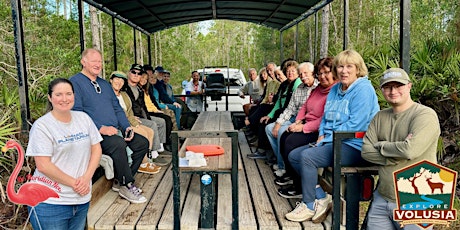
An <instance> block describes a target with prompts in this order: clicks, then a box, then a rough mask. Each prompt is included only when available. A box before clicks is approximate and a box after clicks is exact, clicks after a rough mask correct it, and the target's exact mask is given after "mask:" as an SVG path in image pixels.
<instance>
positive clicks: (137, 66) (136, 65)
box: [129, 64, 144, 72]
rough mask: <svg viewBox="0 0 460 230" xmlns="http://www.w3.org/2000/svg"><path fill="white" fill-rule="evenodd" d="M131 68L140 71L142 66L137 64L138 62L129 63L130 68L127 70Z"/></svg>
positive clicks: (142, 69)
mask: <svg viewBox="0 0 460 230" xmlns="http://www.w3.org/2000/svg"><path fill="white" fill-rule="evenodd" d="M133 69H135V70H139V71H141V72H143V71H144V68H142V66H141V65H139V64H132V65H131V68H130V69H129V70H133Z"/></svg>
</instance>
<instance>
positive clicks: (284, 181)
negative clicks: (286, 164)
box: [275, 175, 294, 185]
mask: <svg viewBox="0 0 460 230" xmlns="http://www.w3.org/2000/svg"><path fill="white" fill-rule="evenodd" d="M275 184H277V185H288V184H294V181H293V180H292V179H291V177H290V176H288V175H283V176H282V177H277V178H276V179H275Z"/></svg>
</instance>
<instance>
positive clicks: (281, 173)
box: [274, 169, 286, 177]
mask: <svg viewBox="0 0 460 230" xmlns="http://www.w3.org/2000/svg"><path fill="white" fill-rule="evenodd" d="M274 173H275V176H277V177H282V176H283V175H284V174H285V173H286V170H285V169H278V170H276V171H275V172H274Z"/></svg>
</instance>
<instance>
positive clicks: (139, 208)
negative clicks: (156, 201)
mask: <svg viewBox="0 0 460 230" xmlns="http://www.w3.org/2000/svg"><path fill="white" fill-rule="evenodd" d="M166 172H170V171H167V170H166V167H162V168H161V171H160V172H159V173H157V174H154V175H149V174H144V177H143V178H145V180H139V181H138V180H136V183H137V185H138V186H139V187H141V188H142V190H143V193H142V195H144V196H145V198H147V200H151V199H152V195H153V194H154V192H155V190H156V189H157V187H158V185H159V182H160V181H162V180H163V178H165V177H167V175H165V173H166ZM167 174H171V173H167ZM170 178H171V177H170ZM170 180H172V179H170ZM155 194H157V193H155ZM149 203H150V202H146V203H143V204H139V205H130V206H129V207H128V208H127V209H126V210H125V213H124V214H123V216H122V217H121V218H120V219H119V220H118V222H117V223H116V225H115V229H117V230H118V229H135V228H136V223H137V222H138V220H139V219H140V218H141V217H142V215H144V214H143V212H144V209H146V207H147V206H148V204H149ZM156 219H157V220H158V219H159V217H158V218H156ZM152 227H153V226H152Z"/></svg>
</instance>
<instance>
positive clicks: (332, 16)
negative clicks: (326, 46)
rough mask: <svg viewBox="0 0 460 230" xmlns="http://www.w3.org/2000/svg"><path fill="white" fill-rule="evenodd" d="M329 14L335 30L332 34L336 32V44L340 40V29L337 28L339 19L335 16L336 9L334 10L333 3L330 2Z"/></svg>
mask: <svg viewBox="0 0 460 230" xmlns="http://www.w3.org/2000/svg"><path fill="white" fill-rule="evenodd" d="M329 16H330V18H331V20H332V26H333V28H334V32H333V33H332V34H334V44H336V43H337V42H339V37H338V34H339V33H338V31H339V29H338V28H337V19H336V18H335V15H334V11H332V4H329Z"/></svg>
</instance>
